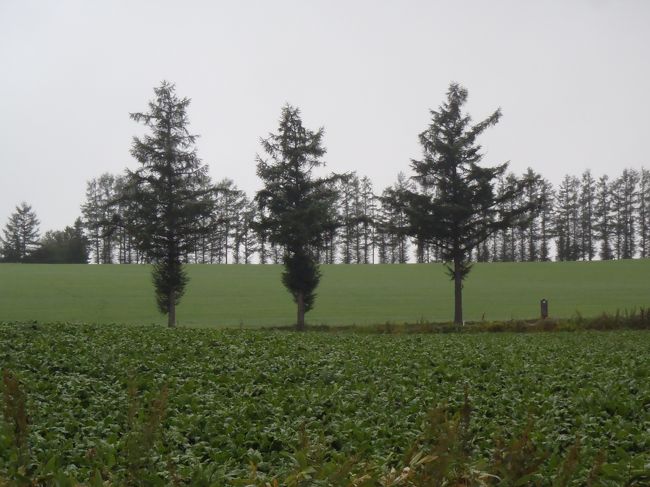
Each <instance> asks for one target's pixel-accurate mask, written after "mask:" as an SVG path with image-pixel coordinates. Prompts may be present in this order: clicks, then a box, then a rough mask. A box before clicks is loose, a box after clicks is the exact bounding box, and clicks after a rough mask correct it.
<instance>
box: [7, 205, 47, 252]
mask: <svg viewBox="0 0 650 487" xmlns="http://www.w3.org/2000/svg"><path fill="white" fill-rule="evenodd" d="M39 224H40V222H39V221H38V218H37V217H36V213H35V212H34V211H33V210H32V207H31V206H30V205H28V204H27V203H25V202H24V201H23V202H22V203H21V204H20V205H18V206H16V209H15V211H14V212H13V213H12V214H11V216H10V217H9V221H8V222H7V224H6V226H5V228H4V230H3V235H4V237H2V238H0V249H1V251H2V252H1V253H2V257H3V260H4V261H5V262H25V261H26V260H27V259H28V257H29V255H30V254H31V253H32V252H33V251H34V250H35V249H36V248H37V246H38V239H39V231H38V225H39Z"/></svg>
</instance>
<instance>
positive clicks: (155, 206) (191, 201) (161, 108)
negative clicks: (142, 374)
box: [127, 81, 211, 327]
mask: <svg viewBox="0 0 650 487" xmlns="http://www.w3.org/2000/svg"><path fill="white" fill-rule="evenodd" d="M154 92H155V95H156V96H155V99H154V100H153V101H150V102H149V110H148V111H147V112H146V113H132V114H131V118H132V119H133V120H135V121H136V122H142V123H143V124H144V125H145V126H146V127H147V128H148V129H149V130H150V133H149V134H147V135H145V136H144V137H142V138H139V137H134V138H133V145H132V148H131V154H132V155H133V157H134V158H135V159H136V160H137V161H138V162H140V167H139V168H138V169H137V170H135V171H128V172H127V174H128V177H129V182H130V185H131V186H132V188H133V191H132V193H131V194H133V197H134V201H133V203H134V217H135V218H134V221H135V226H134V228H133V232H134V234H135V235H134V236H135V239H136V242H137V245H138V246H139V247H140V248H141V249H142V251H143V252H145V253H146V255H147V257H148V258H149V259H150V260H151V262H152V263H153V282H154V286H155V291H156V300H157V303H158V308H159V310H160V311H161V313H163V314H167V316H168V325H169V326H170V327H174V326H176V305H177V304H178V303H179V301H180V299H181V297H182V296H183V293H184V291H185V286H186V284H187V281H188V277H187V274H186V272H185V270H184V268H183V261H184V259H185V258H186V256H187V255H188V253H189V252H192V251H193V250H194V247H195V246H196V242H197V235H200V234H201V232H202V231H203V227H202V226H201V225H200V221H201V219H202V218H205V217H208V216H209V215H210V210H211V208H210V206H211V200H210V198H209V190H206V188H205V181H206V177H207V167H206V166H205V165H203V164H201V161H200V159H199V158H198V156H197V154H196V149H195V147H194V144H195V141H196V138H197V136H196V135H192V134H190V133H189V131H188V129H187V127H188V124H189V121H188V117H187V107H188V105H189V104H190V100H189V98H179V97H178V96H177V95H176V90H175V87H174V85H173V84H170V83H168V82H166V81H163V82H162V83H161V85H160V86H159V87H158V88H154Z"/></svg>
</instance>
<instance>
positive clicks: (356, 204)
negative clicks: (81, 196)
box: [0, 169, 650, 264]
mask: <svg viewBox="0 0 650 487" xmlns="http://www.w3.org/2000/svg"><path fill="white" fill-rule="evenodd" d="M512 177H513V176H512V175H508V176H505V177H504V178H502V181H501V182H500V184H499V187H500V190H504V188H505V187H507V179H508V178H512ZM524 178H526V179H528V180H529V181H531V182H532V184H530V185H529V186H528V187H527V189H526V191H525V192H524V193H523V194H522V195H521V196H520V198H521V199H522V200H524V199H530V200H534V199H535V198H537V197H540V198H541V200H542V202H543V204H542V208H541V209H540V211H538V212H537V213H536V215H535V218H534V219H533V220H532V221H531V222H529V223H527V224H524V225H522V226H520V227H515V228H511V229H508V230H504V231H500V232H497V233H496V234H494V235H493V236H492V237H490V238H489V239H487V240H486V241H485V242H483V243H482V244H481V245H480V246H479V247H478V248H477V249H476V250H475V252H474V253H473V255H472V260H474V261H478V262H524V261H528V262H531V261H550V260H558V261H575V260H594V259H601V260H610V259H631V258H649V257H650V170H648V169H642V170H640V171H636V170H633V169H625V170H623V172H622V174H620V175H619V176H617V177H615V178H609V177H608V176H607V175H605V176H601V177H599V178H596V177H594V176H593V175H592V174H591V172H590V171H586V172H585V173H583V174H582V175H581V176H579V177H578V176H571V175H567V176H565V177H564V178H563V179H562V181H561V183H560V184H559V186H558V187H557V188H554V187H553V185H552V184H551V183H550V182H549V181H548V180H547V179H545V178H543V177H542V176H541V175H540V174H537V173H535V172H534V171H533V170H532V169H529V170H528V171H527V172H526V173H525V174H524ZM125 181H126V176H125V175H111V174H103V175H101V176H99V177H98V178H95V179H92V180H91V181H89V182H88V183H87V187H86V200H85V202H84V203H83V205H82V207H81V218H80V219H77V221H75V223H74V224H73V225H72V226H69V227H66V228H65V229H63V230H56V231H50V232H47V233H46V234H45V235H43V237H42V238H41V236H40V233H39V231H38V226H39V221H38V218H37V216H36V214H35V212H34V211H33V210H32V208H31V206H29V205H27V204H26V203H21V204H20V205H19V206H17V207H16V208H15V211H14V212H13V213H12V215H11V216H10V218H9V221H8V222H7V224H6V225H5V227H4V229H3V232H2V236H0V244H1V247H0V255H1V257H2V260H3V261H4V262H70V263H81V262H86V261H90V262H93V263H97V264H110V263H120V264H128V263H145V262H148V259H147V258H146V256H144V255H143V254H142V252H140V251H139V250H138V247H137V246H136V245H135V241H134V236H133V234H132V232H131V231H130V227H132V225H131V224H132V218H133V216H132V214H131V213H132V208H129V204H128V202H129V201H130V200H129V198H125V197H124V193H125V191H127V188H126V183H125ZM202 185H203V187H204V188H205V189H206V191H207V193H208V195H209V210H210V211H209V214H208V216H206V217H204V218H203V219H202V221H201V225H202V226H203V227H204V230H205V231H204V232H203V233H202V234H201V236H200V237H198V239H199V240H198V242H197V244H196V247H195V250H194V251H193V252H191V253H187V254H186V255H184V256H183V258H184V260H185V261H186V262H188V263H200V264H231V263H232V264H248V263H253V262H259V263H261V264H267V263H274V264H277V263H281V262H282V249H281V248H279V247H278V246H277V245H274V244H271V243H269V242H268V238H267V236H265V234H264V231H263V230H260V229H256V228H255V226H254V224H253V223H254V222H255V220H256V219H257V218H258V217H259V216H260V210H259V208H258V205H256V204H255V203H254V202H253V201H252V200H251V198H249V197H248V196H247V195H246V194H245V192H244V191H242V190H240V189H238V188H237V186H236V185H235V183H234V182H233V181H232V180H230V179H224V180H222V181H220V182H218V183H216V184H213V183H212V182H211V181H210V179H209V178H208V177H207V176H204V181H203V182H202ZM412 186H413V182H412V181H410V180H409V179H408V178H407V177H406V176H405V175H404V174H403V173H400V174H399V175H398V177H397V181H396V182H395V184H394V185H392V186H390V187H388V188H386V189H384V190H383V191H381V192H380V193H378V192H377V191H376V190H375V188H374V187H373V184H372V181H371V180H370V179H369V178H368V177H367V176H363V177H359V176H358V175H357V174H356V173H352V174H350V175H349V176H348V177H347V178H344V179H343V180H340V181H338V182H337V183H336V189H337V191H338V192H339V198H338V199H337V200H336V201H335V203H334V204H333V205H332V207H331V208H330V211H331V213H332V217H333V218H332V222H333V224H332V225H331V228H329V229H328V232H327V238H326V239H325V241H324V242H323V246H322V248H320V249H318V253H317V254H318V259H319V261H320V263H325V264H331V263H341V264H374V263H382V264H396V263H406V262H436V261H439V260H440V255H439V254H438V253H437V251H436V248H435V247H433V246H432V245H429V244H427V243H424V242H419V241H418V240H417V239H416V238H410V237H409V236H408V235H407V231H406V230H407V226H408V218H407V214H406V210H407V202H406V201H404V200H403V195H404V190H408V189H409V188H411V187H412ZM504 210H505V208H504Z"/></svg>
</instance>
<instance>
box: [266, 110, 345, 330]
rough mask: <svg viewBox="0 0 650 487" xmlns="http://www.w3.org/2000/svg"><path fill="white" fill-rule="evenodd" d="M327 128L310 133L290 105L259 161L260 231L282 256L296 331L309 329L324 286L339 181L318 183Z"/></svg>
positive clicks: (334, 178)
mask: <svg viewBox="0 0 650 487" xmlns="http://www.w3.org/2000/svg"><path fill="white" fill-rule="evenodd" d="M323 133H324V131H323V129H322V128H320V129H319V130H317V131H316V132H313V131H311V130H309V129H307V128H305V127H304V126H303V124H302V120H301V118H300V110H299V109H298V108H295V107H292V106H290V105H286V106H285V107H284V108H283V109H282V114H281V117H280V125H279V127H278V131H277V133H275V134H269V137H268V138H266V139H262V141H261V143H262V147H263V148H264V151H265V152H266V153H267V154H268V156H269V157H268V159H263V158H262V157H260V156H258V157H257V174H258V176H259V177H260V178H261V179H262V182H263V183H264V187H263V188H262V189H261V190H260V191H259V192H258V193H257V195H256V201H257V203H258V205H259V207H260V209H261V210H262V211H261V212H260V214H261V215H262V218H261V220H260V221H259V222H258V226H259V228H261V229H262V230H264V231H266V232H267V235H268V238H269V241H270V243H271V244H274V245H275V246H277V247H280V248H281V249H282V251H283V253H282V262H283V264H284V272H283V274H282V283H283V284H284V285H285V287H286V288H287V290H288V291H289V292H290V293H291V295H292V297H293V300H294V302H295V303H296V307H297V313H296V327H297V328H298V329H299V330H304V329H305V313H307V312H308V311H309V310H311V309H312V308H313V307H314V303H315V299H316V292H315V291H316V288H317V286H318V283H319V282H320V277H321V273H320V269H319V264H318V260H317V251H318V249H320V248H321V246H322V245H323V241H324V239H325V237H326V233H327V231H328V230H329V229H330V228H331V227H332V225H333V222H332V218H333V217H332V210H331V209H332V207H333V206H334V201H335V198H336V191H335V189H334V182H335V181H336V180H337V179H338V177H336V176H331V177H329V178H317V177H316V176H315V175H314V174H313V172H314V170H315V169H317V168H319V167H321V166H324V164H325V163H324V162H323V160H322V157H323V155H324V154H325V148H324V147H323V145H322V142H323Z"/></svg>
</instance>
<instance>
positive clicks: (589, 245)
mask: <svg viewBox="0 0 650 487" xmlns="http://www.w3.org/2000/svg"><path fill="white" fill-rule="evenodd" d="M578 201H579V204H580V226H581V229H580V236H581V242H580V250H581V257H582V260H593V258H594V257H595V256H596V244H595V235H594V226H595V224H594V219H595V204H596V180H595V179H594V178H593V176H592V175H591V171H589V170H587V171H585V172H584V173H583V174H582V180H581V186H580V196H579V198H578Z"/></svg>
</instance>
